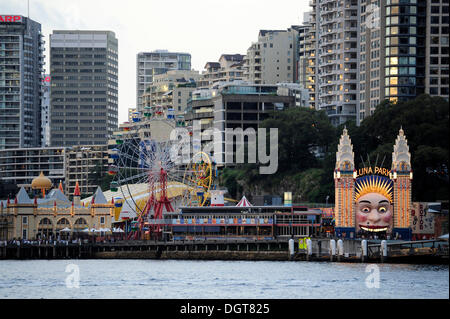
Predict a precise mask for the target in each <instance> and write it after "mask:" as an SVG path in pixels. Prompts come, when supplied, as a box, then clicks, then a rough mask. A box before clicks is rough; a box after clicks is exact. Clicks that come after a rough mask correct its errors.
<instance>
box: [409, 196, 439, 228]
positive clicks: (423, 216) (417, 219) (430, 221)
mask: <svg viewBox="0 0 450 319" xmlns="http://www.w3.org/2000/svg"><path fill="white" fill-rule="evenodd" d="M434 217H435V215H434V213H428V203H413V205H412V209H411V230H412V233H413V234H434Z"/></svg>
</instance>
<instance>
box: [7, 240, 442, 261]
mask: <svg viewBox="0 0 450 319" xmlns="http://www.w3.org/2000/svg"><path fill="white" fill-rule="evenodd" d="M331 241H332V240H331V239H329V238H312V239H311V247H310V249H309V250H308V249H304V248H301V249H300V248H299V247H298V245H297V244H296V245H295V247H294V251H293V253H291V252H290V250H289V242H288V239H272V240H197V241H184V242H183V241H171V242H162V241H117V242H103V243H82V242H80V243H71V242H53V243H42V242H41V243H21V244H17V243H9V244H5V243H1V242H0V259H193V260H273V261H286V260H293V261H338V262H385V263H425V264H448V255H449V254H448V252H449V249H448V241H442V240H422V241H412V242H405V241H388V242H387V245H386V246H387V252H386V253H382V243H381V241H379V240H378V241H374V240H370V241H368V244H367V252H366V254H365V255H363V253H362V252H363V249H362V242H361V240H353V239H348V240H347V239H346V240H343V242H342V246H341V247H342V249H337V250H333V249H332V248H331V247H332V245H331Z"/></svg>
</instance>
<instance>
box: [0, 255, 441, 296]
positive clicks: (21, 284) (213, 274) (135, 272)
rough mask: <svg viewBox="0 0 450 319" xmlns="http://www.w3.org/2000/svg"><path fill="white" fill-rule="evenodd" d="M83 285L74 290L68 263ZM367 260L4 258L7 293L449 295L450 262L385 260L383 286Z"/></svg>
mask: <svg viewBox="0 0 450 319" xmlns="http://www.w3.org/2000/svg"><path fill="white" fill-rule="evenodd" d="M71 263H72V264H75V265H77V266H78V267H79V274H80V282H79V288H68V287H67V286H66V279H67V278H68V276H69V275H70V273H68V272H66V271H65V270H66V266H67V265H68V264H71ZM366 266H367V264H346V263H327V262H322V263H317V262H270V261H267V262H266V261H192V260H191V261H189V260H123V259H120V260H71V261H67V260H33V261H0V269H1V277H0V298H37V299H40V298H67V299H73V298H92V299H102V298H113V299H114V298H120V299H134V298H169V299H170V298H173V299H185V298H205V299H213V298H223V299H229V298H238V299H239V298H249V299H250V298H268V299H271V298H289V299H298V298H317V299H326V298H340V299H341V298H356V299H365V298H375V299H377V298H393V299H395V298H417V299H423V298H434V299H440V298H445V299H448V298H449V272H448V270H449V269H448V266H436V265H430V266H428V265H400V264H399V265H394V264H379V265H378V266H379V270H380V272H379V274H380V288H379V289H370V288H368V287H367V285H366V279H367V277H368V275H369V273H366V271H365V270H366Z"/></svg>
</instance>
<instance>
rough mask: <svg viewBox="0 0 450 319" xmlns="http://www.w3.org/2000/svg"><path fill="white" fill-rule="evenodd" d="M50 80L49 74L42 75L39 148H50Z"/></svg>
mask: <svg viewBox="0 0 450 319" xmlns="http://www.w3.org/2000/svg"><path fill="white" fill-rule="evenodd" d="M51 83H52V78H51V76H50V75H49V74H45V75H44V79H43V80H42V104H41V127H42V139H41V146H42V147H48V146H50V91H51Z"/></svg>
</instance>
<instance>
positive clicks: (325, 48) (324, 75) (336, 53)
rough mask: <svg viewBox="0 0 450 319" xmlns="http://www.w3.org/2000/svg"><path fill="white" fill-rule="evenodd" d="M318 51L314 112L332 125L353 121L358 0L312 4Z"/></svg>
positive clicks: (339, 0) (356, 82) (355, 104)
mask: <svg viewBox="0 0 450 319" xmlns="http://www.w3.org/2000/svg"><path fill="white" fill-rule="evenodd" d="M312 6H313V9H314V11H315V14H314V15H313V16H311V18H312V19H314V20H313V24H316V28H317V29H316V30H317V34H316V38H317V41H318V52H317V57H316V63H317V66H318V74H317V75H316V81H317V82H316V90H317V94H318V100H317V102H316V109H318V110H324V111H326V113H327V114H328V116H329V117H330V121H331V123H332V124H334V125H339V124H341V123H345V122H346V121H348V120H354V119H355V118H356V106H357V103H358V100H357V94H358V62H359V57H358V43H359V38H358V33H359V32H358V9H359V7H358V0H331V1H313V3H312Z"/></svg>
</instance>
